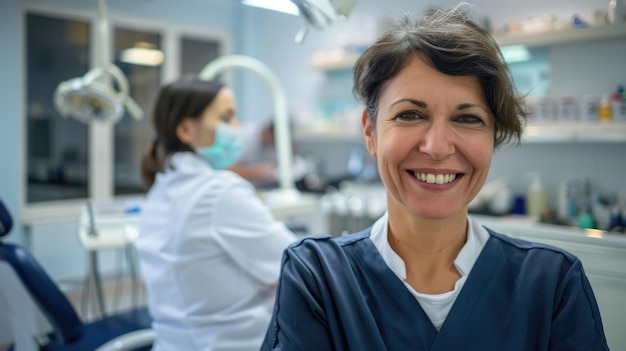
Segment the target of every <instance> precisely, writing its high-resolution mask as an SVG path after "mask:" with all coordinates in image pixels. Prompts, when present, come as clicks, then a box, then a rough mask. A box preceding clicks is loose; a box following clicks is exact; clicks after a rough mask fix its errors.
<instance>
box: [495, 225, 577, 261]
mask: <svg viewBox="0 0 626 351" xmlns="http://www.w3.org/2000/svg"><path fill="white" fill-rule="evenodd" d="M486 229H487V232H488V233H489V236H490V238H491V240H490V241H491V242H492V245H495V246H498V247H499V248H500V249H501V250H503V251H505V252H506V253H507V254H509V255H510V257H518V256H519V255H523V256H528V255H532V256H536V255H541V256H542V257H544V259H553V260H555V261H563V262H566V263H568V264H570V265H571V264H574V263H576V262H578V261H579V260H578V258H577V257H576V256H575V255H574V254H572V253H570V252H569V251H567V250H565V249H563V248H560V247H557V246H554V245H550V244H546V243H541V242H536V241H530V240H525V239H520V238H515V237H512V236H509V235H506V234H503V233H499V232H496V231H494V230H492V229H489V228H486ZM516 253H517V255H516Z"/></svg>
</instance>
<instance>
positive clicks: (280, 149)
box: [199, 55, 294, 193]
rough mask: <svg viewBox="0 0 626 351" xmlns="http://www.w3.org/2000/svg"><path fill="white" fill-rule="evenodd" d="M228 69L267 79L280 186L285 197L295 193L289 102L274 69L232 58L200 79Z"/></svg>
mask: <svg viewBox="0 0 626 351" xmlns="http://www.w3.org/2000/svg"><path fill="white" fill-rule="evenodd" d="M227 68H244V69H248V70H250V71H252V72H255V73H257V74H258V75H259V76H261V78H263V79H264V80H265V81H266V82H267V83H268V85H269V86H270V89H271V91H272V93H273V96H274V109H275V112H274V126H275V128H276V152H277V159H278V173H279V185H280V188H281V189H282V190H283V191H285V193H288V192H293V191H294V181H293V174H292V162H293V161H292V158H293V155H292V150H291V135H290V130H289V118H288V116H287V98H286V97H285V93H284V91H283V89H282V87H281V86H280V83H279V82H278V79H277V78H276V76H275V75H274V73H273V72H272V71H271V70H270V68H269V67H268V66H267V65H265V64H264V63H263V62H261V61H259V60H257V59H255V58H252V57H250V56H245V55H228V56H222V57H219V58H217V59H215V60H213V61H211V62H209V63H208V64H207V65H206V66H205V67H204V68H203V69H202V71H200V74H199V76H200V79H203V80H211V79H213V78H215V76H216V75H217V74H218V73H219V72H221V71H223V70H225V69H227Z"/></svg>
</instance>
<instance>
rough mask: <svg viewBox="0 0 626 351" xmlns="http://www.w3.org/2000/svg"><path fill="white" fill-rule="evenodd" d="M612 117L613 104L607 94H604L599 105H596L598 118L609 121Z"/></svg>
mask: <svg viewBox="0 0 626 351" xmlns="http://www.w3.org/2000/svg"><path fill="white" fill-rule="evenodd" d="M611 118H613V106H612V105H611V100H610V98H609V96H608V95H605V96H603V97H602V99H600V105H598V119H599V120H600V121H610V120H611Z"/></svg>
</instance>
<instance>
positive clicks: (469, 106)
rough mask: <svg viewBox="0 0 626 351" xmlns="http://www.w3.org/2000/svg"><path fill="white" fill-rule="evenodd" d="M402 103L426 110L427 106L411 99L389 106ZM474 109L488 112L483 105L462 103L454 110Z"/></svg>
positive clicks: (422, 102) (398, 101)
mask: <svg viewBox="0 0 626 351" xmlns="http://www.w3.org/2000/svg"><path fill="white" fill-rule="evenodd" d="M403 102H409V103H411V104H413V105H415V106H418V107H421V108H427V107H428V104H427V103H426V102H424V101H421V100H417V99H411V98H406V99H400V100H397V101H394V102H393V103H392V104H391V106H394V105H397V104H400V103H403ZM474 107H476V108H479V109H482V110H485V111H487V112H489V110H488V109H487V108H485V107H484V106H483V105H481V104H472V103H462V104H458V105H457V106H456V109H457V110H458V111H460V110H465V109H468V108H474Z"/></svg>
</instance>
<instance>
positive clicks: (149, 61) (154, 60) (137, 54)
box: [120, 42, 164, 67]
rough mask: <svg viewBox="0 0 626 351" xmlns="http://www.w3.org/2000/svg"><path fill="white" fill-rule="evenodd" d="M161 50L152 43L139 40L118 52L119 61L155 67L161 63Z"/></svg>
mask: <svg viewBox="0 0 626 351" xmlns="http://www.w3.org/2000/svg"><path fill="white" fill-rule="evenodd" d="M163 57H164V55H163V52H162V51H161V50H158V49H155V48H154V46H153V45H151V44H148V43H143V42H139V43H137V44H136V45H135V46H134V47H132V48H128V49H125V50H123V51H122V52H121V53H120V61H122V62H124V63H129V64H132V65H140V66H149V67H155V66H159V65H160V64H161V63H163Z"/></svg>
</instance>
